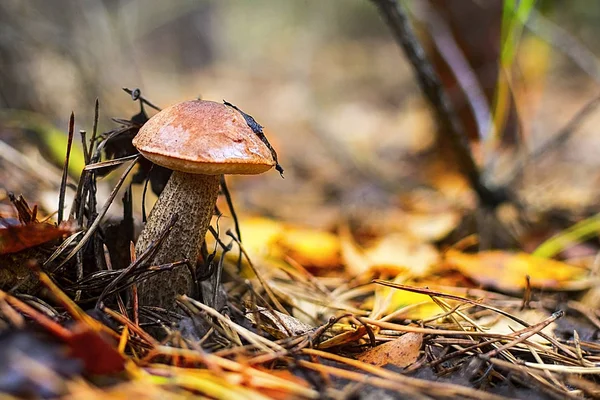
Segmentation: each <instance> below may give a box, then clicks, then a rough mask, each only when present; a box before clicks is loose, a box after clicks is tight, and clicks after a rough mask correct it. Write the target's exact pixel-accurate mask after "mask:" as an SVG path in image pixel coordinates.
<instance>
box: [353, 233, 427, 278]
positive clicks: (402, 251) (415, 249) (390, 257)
mask: <svg viewBox="0 0 600 400" xmlns="http://www.w3.org/2000/svg"><path fill="white" fill-rule="evenodd" d="M341 241H342V243H341V248H342V255H343V258H344V261H345V266H346V269H347V270H348V271H349V272H350V273H351V274H352V275H353V276H359V275H361V274H363V273H366V272H378V273H383V274H388V275H398V274H408V275H411V276H416V277H418V276H425V275H426V274H427V273H428V272H429V270H430V267H432V266H433V265H435V264H436V263H437V262H438V261H439V253H438V251H437V249H436V248H435V247H434V246H433V245H431V244H429V243H424V242H421V241H419V240H416V239H414V238H411V237H409V236H407V235H406V234H401V233H394V234H390V235H388V236H385V237H383V238H381V239H379V240H377V241H376V242H375V243H373V244H372V245H371V246H369V247H368V248H366V249H361V248H360V247H359V246H358V245H357V244H356V243H354V240H353V239H352V237H351V236H350V233H349V232H347V230H346V232H343V231H342V233H341Z"/></svg>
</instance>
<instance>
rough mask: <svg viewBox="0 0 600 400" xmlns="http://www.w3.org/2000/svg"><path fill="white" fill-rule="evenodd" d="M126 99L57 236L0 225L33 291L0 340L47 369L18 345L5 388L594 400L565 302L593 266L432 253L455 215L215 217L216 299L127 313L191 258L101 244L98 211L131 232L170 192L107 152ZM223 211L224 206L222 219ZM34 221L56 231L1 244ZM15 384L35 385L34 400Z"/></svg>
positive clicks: (25, 218) (9, 293) (571, 309)
mask: <svg viewBox="0 0 600 400" xmlns="http://www.w3.org/2000/svg"><path fill="white" fill-rule="evenodd" d="M127 91H128V93H130V94H135V95H132V98H133V99H134V100H136V101H139V102H140V108H141V111H140V113H139V114H136V116H134V117H133V118H131V120H125V119H118V120H115V121H116V122H117V123H118V124H119V125H120V127H119V128H117V129H114V130H112V131H109V132H106V133H103V134H99V135H97V134H96V133H95V132H96V130H97V126H96V125H97V118H98V117H97V114H98V111H96V117H95V123H94V127H93V129H92V131H93V132H94V133H93V135H92V137H91V139H90V141H89V143H87V144H86V154H87V156H86V157H85V158H86V166H85V167H84V169H83V173H82V174H81V177H80V179H79V182H78V186H77V188H76V190H75V198H74V201H73V204H72V205H71V209H70V212H68V213H66V214H65V219H66V222H65V223H64V224H69V225H68V228H67V227H66V226H67V225H64V224H61V225H55V224H51V223H49V222H38V221H37V219H36V217H37V216H36V213H37V211H34V210H36V208H35V207H34V209H33V210H31V209H29V206H28V205H27V203H26V202H25V200H24V199H18V200H16V201H13V204H15V206H16V209H17V215H18V219H17V221H19V220H20V222H16V223H13V222H10V223H3V226H2V227H0V238H2V242H1V243H2V245H3V249H4V251H3V253H5V254H3V255H2V259H1V260H2V261H3V263H2V269H4V268H5V267H6V265H7V264H6V263H5V260H8V259H9V258H8V257H11V259H14V257H15V256H14V254H17V255H18V256H19V258H17V260H18V262H20V263H21V264H23V263H24V261H23V260H28V263H27V269H26V270H27V273H28V274H30V275H31V276H34V277H35V278H36V279H35V281H36V284H35V286H36V287H35V290H33V289H31V288H28V290H22V287H20V286H18V285H17V286H15V285H13V284H11V285H8V286H7V285H5V282H2V284H3V290H2V291H0V329H1V330H2V334H1V335H0V340H8V339H6V338H7V337H8V336H7V335H23V336H22V337H23V338H24V339H23V340H27V341H30V343H32V345H31V347H32V348H33V347H34V345H33V343H38V342H37V341H41V343H43V346H45V347H44V350H39V349H38V350H36V352H37V353H40V354H46V353H45V352H47V354H48V356H47V357H46V358H43V359H40V360H37V359H32V358H31V355H32V354H30V352H28V349H27V347H25V348H24V349H22V350H21V352H20V353H18V354H17V355H15V356H11V362H10V366H11V367H12V368H13V370H11V371H12V372H11V374H16V375H17V376H18V377H19V379H15V380H13V381H12V382H17V383H16V384H12V385H5V384H2V383H1V382H0V390H1V391H3V392H7V393H12V394H14V395H24V394H25V395H33V396H41V397H52V396H62V397H64V398H71V397H72V398H82V397H85V398H95V397H100V396H102V397H103V398H106V397H107V396H108V398H115V399H118V398H131V397H134V396H140V397H157V398H167V397H168V398H179V397H181V398H190V397H192V396H196V395H201V396H205V397H210V398H219V399H236V398H240V399H242V398H244V399H246V398H256V399H288V398H297V399H316V398H343V397H345V396H347V395H348V393H357V392H358V391H360V390H361V388H363V387H371V388H375V389H378V390H382V391H384V392H385V393H389V394H391V395H394V396H399V397H406V398H436V399H438V398H439V399H446V398H472V399H505V398H511V396H510V395H506V394H507V393H509V394H510V393H518V392H519V390H523V388H528V389H531V390H534V391H535V392H536V393H539V395H540V396H542V395H543V396H546V397H548V398H580V397H581V396H588V397H594V396H595V395H596V394H597V393H598V387H597V384H596V382H595V380H594V378H593V377H594V376H595V375H597V374H598V373H600V368H598V367H597V363H598V362H599V361H600V347H598V346H597V344H596V340H595V336H594V334H593V330H590V329H589V328H587V326H588V325H586V323H582V322H574V320H573V316H574V315H581V314H586V313H587V314H588V315H587V317H586V318H587V320H588V323H589V324H592V325H595V326H596V329H599V328H600V322H599V321H598V318H599V316H598V315H597V314H596V311H595V309H593V308H588V306H586V304H591V303H589V302H588V303H585V302H582V303H579V302H577V301H575V300H570V299H569V298H566V297H565V296H570V294H569V292H581V291H584V290H585V289H587V288H589V287H591V286H593V285H594V284H595V282H596V280H595V279H596V278H595V273H594V271H593V269H590V268H584V267H581V266H575V265H571V264H569V263H567V262H563V261H559V260H553V259H548V258H544V257H541V256H539V255H538V256H535V255H530V254H526V253H524V252H515V251H501V250H495V251H480V252H477V253H472V252H467V251H465V250H464V248H463V249H462V250H459V249H460V248H461V247H460V244H458V243H455V244H454V246H453V247H452V248H444V246H445V244H443V239H444V238H445V237H447V235H448V234H449V233H450V231H451V230H452V229H454V228H456V227H457V225H458V223H459V219H460V216H459V215H458V214H456V213H454V212H437V213H427V212H426V211H423V210H422V209H421V210H418V211H416V212H414V213H408V212H406V213H405V214H404V215H403V218H404V220H405V222H406V223H405V224H403V226H402V227H396V229H395V230H394V231H390V232H386V233H385V234H382V233H380V234H379V235H371V236H369V235H364V234H363V233H361V232H359V231H355V230H354V229H353V228H352V227H350V226H349V225H347V224H340V225H339V226H336V227H333V228H332V229H329V230H327V229H322V228H321V229H311V228H306V227H302V226H297V225H294V224H292V223H285V222H281V221H278V220H275V219H269V218H267V217H259V216H253V215H240V217H239V218H238V217H235V218H228V215H235V214H234V213H235V212H234V210H232V209H229V210H228V212H224V213H223V214H222V216H221V217H218V218H215V219H214V221H213V222H214V224H213V229H212V230H211V232H212V233H211V234H209V237H208V238H207V242H206V245H205V248H204V249H203V255H202V260H201V262H204V263H207V265H208V266H209V270H210V271H217V270H221V271H222V276H223V278H222V282H221V283H219V284H218V285H217V286H218V287H217V288H216V290H215V288H213V289H212V290H213V292H212V293H213V294H212V297H211V299H212V300H211V301H208V302H200V301H198V299H193V298H189V297H186V296H182V297H180V298H179V299H178V303H179V305H180V308H179V310H177V311H167V310H162V309H158V308H155V307H140V306H138V304H137V302H136V290H137V289H136V282H138V281H140V280H141V279H144V278H145V277H147V276H149V275H154V274H160V273H161V272H162V271H164V270H168V269H172V268H186V267H189V260H179V261H176V262H173V263H171V264H167V265H158V266H156V265H147V263H146V261H145V260H147V259H148V258H149V255H150V254H151V253H152V251H154V249H155V248H156V247H157V246H160V244H161V240H160V239H159V240H158V241H157V242H156V243H154V244H153V246H151V247H150V248H149V249H148V250H147V252H146V253H144V254H141V255H140V256H139V257H138V258H137V259H135V257H134V256H133V254H135V253H134V251H133V240H134V237H133V234H132V233H129V234H126V235H123V236H122V237H112V236H111V237H109V236H107V235H106V232H107V229H108V224H107V219H108V218H107V214H106V211H107V210H108V208H109V206H110V205H111V204H112V203H113V202H114V201H115V199H117V198H118V196H119V195H121V196H122V202H123V204H124V207H123V210H122V211H123V218H122V221H121V222H126V223H128V224H133V222H132V221H131V216H130V215H129V214H128V211H127V210H128V209H129V208H130V204H129V203H130V202H131V201H132V196H131V190H132V189H131V185H132V184H134V183H144V182H146V184H148V182H151V184H152V188H153V190H154V191H157V192H160V188H161V186H163V187H164V183H165V182H166V180H165V177H164V176H162V177H160V176H156V175H152V172H151V171H152V169H153V168H154V167H152V166H146V167H144V166H143V165H140V166H139V168H138V170H137V171H138V172H136V175H135V176H133V177H132V176H130V175H131V174H132V173H133V171H134V168H135V166H136V165H139V164H140V162H141V160H140V159H138V158H137V155H136V153H135V152H132V151H128V152H126V153H118V152H115V151H114V149H112V143H115V141H116V140H119V139H120V138H121V139H122V138H125V139H124V140H125V141H127V140H130V138H131V137H132V135H134V134H135V130H136V129H139V126H140V123H143V118H142V117H145V111H144V108H143V104H148V102H147V100H145V99H144V98H143V97H142V96H141V93H140V92H139V91H132V90H127ZM150 104H151V103H150ZM96 110H98V108H96ZM145 118H147V117H145ZM140 120H141V122H140ZM127 138H129V139H127ZM84 142H85V140H84ZM103 152H104V157H102V154H103ZM67 164H68V163H65V166H64V169H65V171H66V170H67V168H68V165H67ZM115 169H118V170H119V171H116V172H117V173H116V175H119V176H120V177H119V178H118V180H117V181H116V183H115V184H114V186H113V190H112V192H111V194H110V196H109V199H108V200H107V201H106V203H104V204H103V205H102V207H101V208H100V209H98V202H97V200H96V197H95V194H96V186H97V179H98V178H100V177H102V176H104V175H106V174H108V173H109V172H110V171H112V170H115ZM63 176H65V175H63ZM65 182H66V179H63V187H65V185H66V183H65ZM64 190H66V187H65V189H64ZM64 190H63V191H62V192H63V193H64ZM230 205H231V202H228V204H226V205H224V204H223V201H221V202H220V203H219V210H226V209H228V208H229V206H230ZM419 207H421V208H422V205H420V206H419ZM3 218H4V219H3V221H12V220H10V219H9V218H12V217H11V216H8V215H6V216H3ZM127 221H129V222H127ZM41 224H43V225H42V226H45V227H46V228H44V229H48V231H49V232H51V234H50V233H48V234H47V236H46V234H44V235H41V234H38V233H37V231H36V233H35V234H34V233H33V231H27V233H26V234H25V235H21V234H20V233H19V232H16V233H15V231H14V229H15V227H18V228H19V229H21V228H26V227H29V226H36V225H41ZM121 226H122V227H125V226H126V225H121ZM130 228H131V232H133V228H132V227H130ZM128 229H129V228H128ZM169 229H170V227H169V226H166V227H165V229H164V232H163V236H162V237H165V236H166V235H168V234H169ZM125 231H128V230H127V229H125ZM240 233H242V234H243V236H244V240H243V241H240V238H239V236H240ZM38 236H41V237H42V238H43V240H42V239H40V240H38V239H37V237H38ZM24 238H26V239H27V240H25V239H24ZM60 240H62V243H61V242H60ZM111 240H112V241H116V242H115V243H111V242H110V241H111ZM7 243H8V244H7ZM13 243H21V245H20V247H18V246H17V247H15V246H16V245H14V244H13ZM553 243H556V241H555V242H553ZM569 243H572V241H570V242H569ZM109 245H110V246H109ZM115 246H116V247H115ZM553 246H556V244H554V245H553ZM115 248H121V249H127V251H126V254H128V255H129V257H128V258H126V261H125V265H123V266H121V267H119V268H116V269H115V268H113V264H115V265H117V264H118V259H119V258H123V257H122V256H118V255H117V254H116V252H115V251H113V250H109V249H115ZM235 248H239V250H240V251H239V252H237V251H232V249H235ZM553 249H556V247H553ZM34 251H35V253H34ZM553 251H554V253H557V251H556V250H553ZM8 253H10V254H8ZM13 253H14V254H13ZM186 265H187V266H186ZM200 278H201V279H206V277H200ZM207 282H208V283H210V281H207ZM205 286H206V285H205V284H204V283H203V287H205ZM590 313H591V314H590ZM566 316H568V318H569V322H568V324H567V323H565V322H562V321H565V320H566V318H567V317H566ZM561 323H562V326H561ZM569 324H570V325H569ZM565 326H566V327H567V328H571V329H570V332H567V333H565V331H564V328H565ZM561 329H563V331H562V333H561ZM578 332H579V333H578ZM590 332H592V333H590ZM35 346H38V345H37V344H36V345H35ZM36 349H37V347H36ZM56 349H62V350H61V357H63V359H61V360H62V361H60V362H61V363H63V364H64V365H67V364H68V365H73V367H72V368H70V369H68V371H66V370H65V371H63V370H61V369H60V368H58V367H57V363H56V360H57V358H56V357H57V356H56V355H54V353H53V351H55V350H56ZM28 376H29V377H30V378H32V379H33V381H35V382H38V383H39V382H43V383H44V385H38V386H35V385H34V386H31V381H32V380H27V379H25V378H26V377H28ZM19 382H20V383H19ZM26 387H31V388H33V389H27V390H32V391H33V392H27V390H26V389H25V388H26ZM511 391H512V392H511Z"/></svg>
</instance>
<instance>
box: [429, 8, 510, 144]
mask: <svg viewBox="0 0 600 400" xmlns="http://www.w3.org/2000/svg"><path fill="white" fill-rule="evenodd" d="M429 5H430V9H431V11H432V12H434V13H435V14H437V16H438V17H439V19H441V20H442V21H443V22H444V23H445V24H446V25H447V26H448V28H449V29H450V32H451V34H452V39H453V40H454V41H455V42H456V44H457V46H458V48H459V49H460V51H461V52H462V55H463V57H464V59H465V60H466V61H467V63H468V65H469V67H470V69H471V71H472V73H473V74H474V76H475V78H476V81H477V83H478V84H479V87H480V90H481V91H482V92H483V93H484V95H485V99H486V100H487V105H488V108H489V109H490V110H492V111H493V107H494V101H495V99H494V98H495V95H496V85H497V82H498V74H499V66H500V51H501V43H500V42H501V32H502V7H503V0H486V1H475V0H461V1H452V0H429ZM431 40H432V41H435V38H433V37H432V38H431ZM430 50H431V55H432V61H433V64H434V68H435V69H436V71H437V72H438V74H439V76H440V78H441V80H442V82H443V85H444V86H445V87H446V88H447V90H448V93H449V95H450V98H451V101H452V103H453V106H454V109H455V110H456V112H457V113H458V114H459V116H460V119H461V122H462V124H463V126H464V128H465V131H466V133H467V135H468V136H469V139H470V140H471V141H472V142H477V141H479V140H480V139H481V137H482V135H485V134H487V133H489V132H479V129H478V125H477V123H476V119H475V116H474V114H473V109H472V107H471V106H470V105H469V102H468V98H467V96H466V95H465V90H469V88H464V87H461V85H460V84H459V82H458V81H457V79H456V71H455V68H454V67H455V66H453V65H451V62H449V60H448V59H446V58H445V57H444V56H443V55H442V54H441V53H440V51H439V50H438V49H437V47H436V46H430ZM508 101H509V104H508V107H507V110H508V114H507V118H506V121H505V123H504V125H503V127H502V130H501V132H499V137H500V138H501V143H502V144H503V145H517V144H518V139H519V133H518V132H519V125H518V118H517V117H518V116H517V112H516V108H515V103H514V101H513V99H512V96H511V97H510V98H509V99H508ZM442 140H443V139H442Z"/></svg>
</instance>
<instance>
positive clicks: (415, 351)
mask: <svg viewBox="0 0 600 400" xmlns="http://www.w3.org/2000/svg"><path fill="white" fill-rule="evenodd" d="M422 344H423V335H422V334H420V333H407V334H405V335H402V336H401V337H399V338H398V339H395V340H392V341H391V342H387V343H384V344H381V345H379V346H377V347H374V348H372V349H370V350H367V351H365V352H363V353H361V354H360V355H359V356H358V357H357V358H358V359H359V360H360V361H362V362H365V363H368V364H372V365H376V366H378V367H382V366H384V365H388V364H391V365H395V366H397V367H401V368H404V367H407V366H409V365H410V364H412V363H414V362H415V361H417V359H418V358H419V353H420V351H421V345H422Z"/></svg>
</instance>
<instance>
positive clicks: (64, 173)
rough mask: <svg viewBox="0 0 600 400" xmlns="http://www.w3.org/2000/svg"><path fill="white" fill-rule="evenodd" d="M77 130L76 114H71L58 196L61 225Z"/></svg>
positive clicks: (58, 219) (58, 218) (58, 216)
mask: <svg viewBox="0 0 600 400" xmlns="http://www.w3.org/2000/svg"><path fill="white" fill-rule="evenodd" d="M74 128H75V114H74V113H73V112H71V117H69V137H68V141H67V154H66V155H65V163H64V165H63V171H62V178H61V180H60V192H59V195H58V215H57V217H56V219H57V222H58V223H59V224H60V223H61V222H62V221H63V215H64V210H63V208H65V193H66V191H67V175H68V174H69V157H70V156H71V146H72V145H73V130H74Z"/></svg>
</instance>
